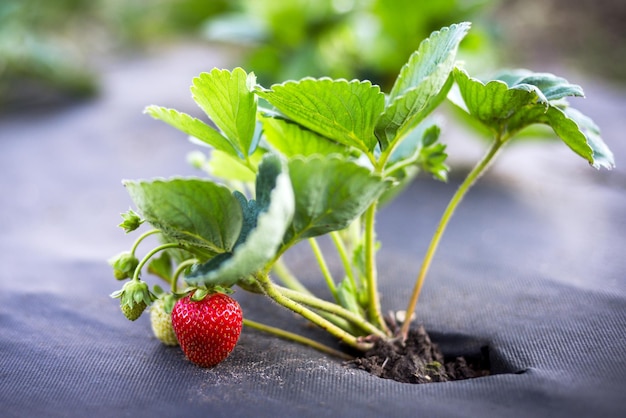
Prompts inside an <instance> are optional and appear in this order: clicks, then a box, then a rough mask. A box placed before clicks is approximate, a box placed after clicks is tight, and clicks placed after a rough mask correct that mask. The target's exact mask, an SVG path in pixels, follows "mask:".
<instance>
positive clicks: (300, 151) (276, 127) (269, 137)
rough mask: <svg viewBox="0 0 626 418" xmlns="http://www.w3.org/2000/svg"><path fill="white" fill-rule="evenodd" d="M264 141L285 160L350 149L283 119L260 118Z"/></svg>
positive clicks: (345, 153) (346, 152)
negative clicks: (285, 158)
mask: <svg viewBox="0 0 626 418" xmlns="http://www.w3.org/2000/svg"><path fill="white" fill-rule="evenodd" d="M261 121H262V123H263V132H264V134H265V139H266V141H267V142H268V143H269V144H270V145H271V146H272V148H274V149H275V150H276V151H278V152H280V153H281V154H282V155H284V156H285V157H287V158H290V157H295V156H309V155H313V154H322V155H328V154H343V155H347V154H348V153H349V152H350V149H349V148H348V147H346V146H345V145H342V144H339V143H337V142H334V141H331V140H329V139H328V138H325V137H323V136H320V135H318V134H316V133H315V132H313V131H311V130H308V129H306V128H304V127H302V126H301V125H298V124H297V123H293V122H290V121H288V120H285V119H279V118H273V117H262V118H261Z"/></svg>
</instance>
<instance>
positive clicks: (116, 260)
mask: <svg viewBox="0 0 626 418" xmlns="http://www.w3.org/2000/svg"><path fill="white" fill-rule="evenodd" d="M109 265H110V266H111V267H112V268H113V276H115V278H116V279H117V280H124V279H130V278H131V277H133V274H134V273H135V269H136V268H137V266H138V265H139V259H138V258H137V257H135V255H134V254H133V253H132V252H130V251H124V252H122V253H120V254H118V255H116V256H114V257H112V258H110V259H109Z"/></svg>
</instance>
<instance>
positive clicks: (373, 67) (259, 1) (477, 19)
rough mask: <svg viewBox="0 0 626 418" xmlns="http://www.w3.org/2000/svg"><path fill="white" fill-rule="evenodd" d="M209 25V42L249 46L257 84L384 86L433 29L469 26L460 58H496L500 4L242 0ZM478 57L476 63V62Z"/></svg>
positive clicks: (486, 0) (477, 0) (474, 0)
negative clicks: (340, 81) (320, 80)
mask: <svg viewBox="0 0 626 418" xmlns="http://www.w3.org/2000/svg"><path fill="white" fill-rule="evenodd" d="M235 3H236V4H237V7H236V8H235V10H234V11H233V12H231V13H228V14H224V15H221V16H218V17H217V18H215V19H212V20H210V21H208V22H207V25H206V27H205V32H204V33H205V36H206V37H207V38H208V39H211V40H219V41H225V42H231V43H232V42H239V43H240V44H245V45H247V47H248V56H247V63H246V64H245V66H246V68H248V69H250V70H252V71H254V72H255V73H256V74H257V76H258V77H259V80H260V81H261V82H262V83H266V84H267V83H271V82H274V81H278V80H285V79H298V78H301V77H303V76H314V77H319V76H325V75H327V76H330V77H333V78H340V77H342V78H347V79H351V78H359V79H369V80H371V81H373V82H375V83H377V84H380V85H381V86H383V87H385V88H389V87H390V83H391V82H392V81H393V80H394V79H395V77H396V75H397V70H398V68H400V67H401V66H402V65H403V64H404V63H405V62H406V60H407V58H408V57H409V55H410V54H411V53H412V52H413V51H415V50H416V49H417V47H418V46H419V43H420V41H421V40H422V39H425V38H427V37H428V36H429V35H430V33H431V32H432V31H434V30H438V29H439V28H441V27H443V26H447V25H450V24H452V23H456V22H461V21H471V22H472V23H473V28H472V30H471V32H470V34H469V35H468V37H467V38H466V40H465V41H464V42H463V44H462V48H461V57H463V55H464V54H465V55H467V54H473V55H476V54H480V55H481V58H480V59H479V60H476V59H474V60H473V62H480V63H481V64H487V63H490V62H492V61H493V60H494V56H495V54H494V49H493V48H492V44H493V43H492V40H493V39H494V35H495V33H496V29H494V28H496V26H495V25H494V22H486V21H484V19H486V18H488V15H489V13H488V12H489V10H490V9H491V8H492V7H493V6H494V5H495V4H497V3H498V1H497V0H438V1H432V0H291V1H285V2H278V1H273V0H239V1H238V2H235ZM474 58H475V57H474Z"/></svg>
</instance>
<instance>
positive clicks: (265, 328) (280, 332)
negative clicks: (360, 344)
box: [243, 319, 352, 360]
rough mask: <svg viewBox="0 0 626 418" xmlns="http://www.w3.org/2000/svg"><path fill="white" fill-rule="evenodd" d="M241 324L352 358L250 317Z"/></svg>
mask: <svg viewBox="0 0 626 418" xmlns="http://www.w3.org/2000/svg"><path fill="white" fill-rule="evenodd" d="M243 324H244V325H245V326H247V327H249V328H253V329H256V330H259V331H263V332H267V333H269V334H274V335H276V336H277V337H280V338H284V339H286V340H291V341H295V342H297V343H300V344H304V345H308V346H309V347H312V348H314V349H316V350H318V351H321V352H323V353H326V354H330V355H332V356H335V357H339V358H341V359H344V360H352V357H351V356H349V355H348V354H346V353H343V352H341V351H339V350H335V349H334V348H330V347H328V346H326V345H324V344H320V343H318V342H317V341H314V340H312V339H310V338H307V337H303V336H301V335H298V334H294V333H292V332H289V331H285V330H283V329H280V328H275V327H271V326H269V325H265V324H261V323H259V322H255V321H252V320H250V319H244V320H243Z"/></svg>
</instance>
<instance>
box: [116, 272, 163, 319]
mask: <svg viewBox="0 0 626 418" xmlns="http://www.w3.org/2000/svg"><path fill="white" fill-rule="evenodd" d="M111 297H112V298H119V299H120V309H121V310H122V313H123V314H124V316H125V317H126V318H128V319H129V320H131V321H134V320H136V319H137V318H139V317H140V316H141V314H142V313H143V311H144V310H145V309H146V308H147V307H148V305H150V304H151V303H152V302H154V301H155V300H156V296H155V295H154V294H153V293H152V292H150V288H149V287H148V285H147V284H146V282H143V281H141V280H130V281H128V282H126V284H124V286H123V287H122V289H121V290H117V291H115V292H113V293H111Z"/></svg>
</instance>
